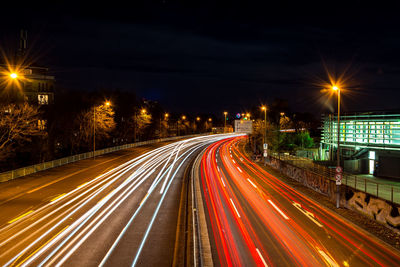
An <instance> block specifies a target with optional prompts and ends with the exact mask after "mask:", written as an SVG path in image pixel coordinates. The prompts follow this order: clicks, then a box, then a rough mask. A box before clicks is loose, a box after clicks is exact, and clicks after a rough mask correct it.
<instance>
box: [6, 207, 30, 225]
mask: <svg viewBox="0 0 400 267" xmlns="http://www.w3.org/2000/svg"><path fill="white" fill-rule="evenodd" d="M32 212H33V210H30V211H28V212H25V213H24V214H22V215H21V216H19V217H17V218H15V219H13V220H11V221H9V222H8V223H13V222H16V221H18V220H19V219H21V218H22V217H25V216H26V215H28V214H29V213H32Z"/></svg>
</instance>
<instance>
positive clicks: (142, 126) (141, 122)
mask: <svg viewBox="0 0 400 267" xmlns="http://www.w3.org/2000/svg"><path fill="white" fill-rule="evenodd" d="M151 121H152V117H151V114H149V113H147V111H146V110H142V111H141V112H140V113H139V114H138V113H135V115H134V116H133V123H134V128H135V129H134V131H135V133H134V135H135V139H136V136H139V137H141V136H142V135H143V133H144V132H145V130H146V128H147V127H148V126H149V125H150V124H151ZM139 139H140V138H139Z"/></svg>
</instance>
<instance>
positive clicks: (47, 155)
mask: <svg viewBox="0 0 400 267" xmlns="http://www.w3.org/2000/svg"><path fill="white" fill-rule="evenodd" d="M0 111H1V113H2V114H1V116H0V171H5V170H7V169H14V168H17V167H20V166H26V165H29V164H35V163H38V162H44V161H48V160H52V159H55V158H60V157H64V156H68V155H73V154H77V153H82V152H87V151H91V150H92V149H93V144H94V142H95V144H96V149H100V148H104V147H110V146H116V145H121V144H127V143H132V142H135V141H143V140H148V139H154V138H162V137H167V136H174V135H185V134H191V133H200V132H205V131H210V130H211V126H212V122H210V121H208V120H205V119H204V118H206V117H207V118H209V116H207V115H205V114H203V116H201V117H202V119H201V120H196V118H197V116H192V117H190V116H183V115H182V114H171V113H166V111H165V110H164V109H163V108H162V106H161V105H160V104H159V103H157V102H154V101H147V100H143V99H138V98H137V97H136V96H135V94H133V93H129V92H121V91H102V92H97V93H83V92H77V91H75V92H70V91H64V92H63V91H61V92H58V93H57V95H56V100H55V104H54V105H49V106H41V107H38V106H34V105H30V104H28V103H26V102H25V103H18V104H6V103H0Z"/></svg>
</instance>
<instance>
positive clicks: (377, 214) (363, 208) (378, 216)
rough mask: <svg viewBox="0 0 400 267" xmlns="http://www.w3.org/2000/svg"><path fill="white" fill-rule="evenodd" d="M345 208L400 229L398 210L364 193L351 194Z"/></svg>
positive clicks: (399, 210)
mask: <svg viewBox="0 0 400 267" xmlns="http://www.w3.org/2000/svg"><path fill="white" fill-rule="evenodd" d="M352 193H354V194H353V196H352V197H351V198H350V199H349V200H348V201H347V207H348V208H350V209H353V210H357V211H359V212H361V213H363V214H365V215H367V216H368V217H370V218H371V219H374V220H377V221H378V222H381V223H384V224H387V225H389V226H392V227H395V228H397V229H400V208H399V207H395V206H392V205H391V204H389V203H387V202H386V201H385V200H382V199H378V198H375V197H372V196H370V195H368V194H366V193H364V192H352Z"/></svg>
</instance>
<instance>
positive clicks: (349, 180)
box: [272, 154, 400, 204]
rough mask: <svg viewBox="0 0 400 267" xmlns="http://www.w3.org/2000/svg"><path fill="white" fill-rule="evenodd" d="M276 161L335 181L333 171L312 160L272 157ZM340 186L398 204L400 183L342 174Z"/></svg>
mask: <svg viewBox="0 0 400 267" xmlns="http://www.w3.org/2000/svg"><path fill="white" fill-rule="evenodd" d="M272 157H273V158H275V159H276V160H280V161H284V162H286V164H290V165H293V166H296V167H298V168H301V169H304V170H307V171H309V172H313V173H316V174H319V175H322V176H323V177H325V178H326V179H329V180H333V181H335V169H333V168H328V167H326V166H322V165H320V164H316V163H314V162H313V161H312V160H309V159H304V158H299V157H295V156H291V155H282V154H281V155H273V156H272ZM342 177H343V178H342V184H344V185H347V186H349V187H352V188H354V189H356V190H358V191H362V192H365V193H368V194H370V195H372V196H376V197H379V198H381V199H385V200H388V201H390V202H392V203H396V204H400V183H399V184H398V185H393V184H388V183H380V182H378V181H372V180H371V179H369V178H365V177H362V176H360V175H354V174H350V173H347V172H344V173H343V176H342Z"/></svg>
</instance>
